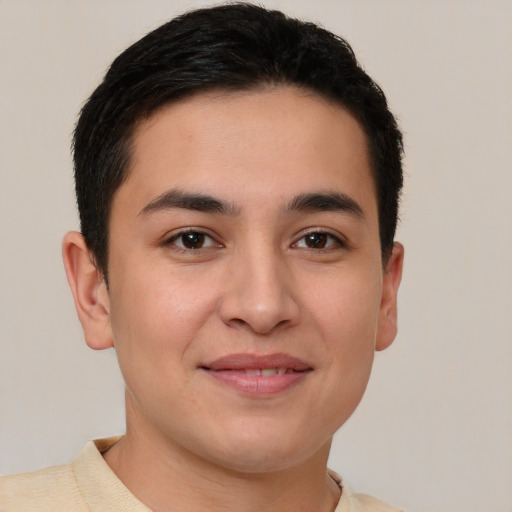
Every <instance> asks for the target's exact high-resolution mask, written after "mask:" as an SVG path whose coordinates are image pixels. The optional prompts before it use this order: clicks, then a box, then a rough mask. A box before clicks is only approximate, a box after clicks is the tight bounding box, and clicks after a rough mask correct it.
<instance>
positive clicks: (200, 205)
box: [139, 189, 239, 215]
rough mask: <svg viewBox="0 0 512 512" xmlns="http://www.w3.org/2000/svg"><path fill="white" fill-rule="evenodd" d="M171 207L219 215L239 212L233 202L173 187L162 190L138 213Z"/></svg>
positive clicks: (147, 212)
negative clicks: (172, 188)
mask: <svg viewBox="0 0 512 512" xmlns="http://www.w3.org/2000/svg"><path fill="white" fill-rule="evenodd" d="M173 208H183V209H185V210H196V211H199V212H210V213H218V214H220V215H236V214H237V213H238V212H239V208H237V207H236V206H235V205H234V204H232V203H228V202H227V201H223V200H222V199H216V198H215V197H212V196H209V195H206V194H197V193H190V192H184V191H182V190H178V189H174V190H169V191H167V192H164V193H163V194H161V195H160V196H158V197H157V198H155V199H153V200H152V201H151V202H149V203H148V204H147V205H146V206H144V208H143V209H142V210H141V211H140V213H139V215H148V214H150V213H154V212H158V211H162V210H169V209H173Z"/></svg>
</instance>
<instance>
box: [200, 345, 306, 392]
mask: <svg viewBox="0 0 512 512" xmlns="http://www.w3.org/2000/svg"><path fill="white" fill-rule="evenodd" d="M199 368H200V369H201V370H203V371H204V372H205V373H206V374H207V375H209V376H211V377H212V378H214V379H215V380H216V381H217V382H219V383H220V384H222V385H225V386H228V387H230V388H233V389H235V390H237V391H239V392H241V393H243V394H246V395H251V396H271V395H276V394H279V393H281V392H283V391H285V390H287V389H289V388H291V387H293V386H295V385H297V384H299V383H300V382H302V381H303V380H304V379H305V378H306V377H307V376H308V375H309V374H310V373H311V372H312V371H313V368H312V367H311V365H309V364H308V363H306V362H305V361H303V360H302V359H299V358H297V357H293V356H290V355H288V354H283V353H278V354H267V355H256V354H245V353H239V354H229V355H227V356H223V357H220V358H218V359H215V360H214V361H209V362H207V363H204V364H201V365H200V366H199ZM265 369H280V370H281V373H279V374H274V375H261V374H252V373H251V374H247V373H245V372H246V370H248V371H249V372H251V371H252V372H253V373H254V371H255V370H260V371H261V370H265ZM283 370H285V373H282V371H283Z"/></svg>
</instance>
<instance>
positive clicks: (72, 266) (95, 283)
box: [62, 231, 114, 350]
mask: <svg viewBox="0 0 512 512" xmlns="http://www.w3.org/2000/svg"><path fill="white" fill-rule="evenodd" d="M62 259H63V260H64V267H65V269H66V276H67V278H68V283H69V286H70V288H71V292H72V293H73V299H74V300H75V307H76V312H77V313H78V318H79V320H80V323H81V324H82V329H83V330H84V336H85V342H86V343H87V345H89V347H91V348H93V349H95V350H102V349H105V348H111V347H113V346H114V341H113V337H112V330H111V328H110V302H109V296H108V291H107V286H106V284H105V279H104V276H103V273H102V272H100V271H99V270H98V268H97V267H96V264H95V262H94V259H93V257H92V254H91V252H90V251H89V249H88V248H87V245H86V243H85V241H84V238H83V236H82V235H81V234H80V233H77V232H76V231H71V232H70V233H68V234H67V235H66V236H65V237H64V240H63V242H62Z"/></svg>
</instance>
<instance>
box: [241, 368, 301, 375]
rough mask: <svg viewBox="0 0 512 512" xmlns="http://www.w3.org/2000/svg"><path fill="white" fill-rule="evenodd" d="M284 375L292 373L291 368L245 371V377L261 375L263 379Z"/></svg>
mask: <svg viewBox="0 0 512 512" xmlns="http://www.w3.org/2000/svg"><path fill="white" fill-rule="evenodd" d="M285 373H293V370H292V369H291V368H288V369H287V368H263V369H262V370H252V369H251V370H245V374H246V375H251V376H255V375H263V376H264V377H273V376H274V375H284V374H285Z"/></svg>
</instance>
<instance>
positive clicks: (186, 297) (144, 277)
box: [110, 269, 216, 373]
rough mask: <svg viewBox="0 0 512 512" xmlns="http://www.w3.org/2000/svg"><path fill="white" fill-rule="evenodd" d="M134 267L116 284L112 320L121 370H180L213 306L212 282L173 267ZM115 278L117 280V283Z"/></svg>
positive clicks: (214, 302)
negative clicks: (136, 270) (201, 281)
mask: <svg viewBox="0 0 512 512" xmlns="http://www.w3.org/2000/svg"><path fill="white" fill-rule="evenodd" d="M152 270H153V271H152V272H147V271H146V272H143V273H142V272H141V273H140V275H136V274H135V273H134V272H131V273H130V274H128V275H130V279H129V280H124V281H122V282H119V283H118V286H115V287H114V286H113V290H112V297H111V302H110V304H111V310H110V317H111V324H112V332H113V335H114V343H115V347H116V351H117V354H118V358H119V363H120V365H121V369H122V370H127V371H128V370H129V367H137V370H138V371H139V372H142V373H143V372H144V371H145V369H148V371H149V372H151V373H153V372H154V371H155V369H156V368H161V369H162V367H163V366H164V365H165V368H163V371H168V372H170V371H173V370H176V369H177V368H178V367H179V365H181V364H182V363H183V360H185V362H186V359H187V354H188V352H189V351H190V350H191V349H193V345H194V344H193V343H192V342H193V341H194V339H195V338H197V333H198V332H199V331H200V330H201V329H202V328H203V326H204V324H205V323H206V322H207V321H208V319H209V318H210V315H211V312H212V310H214V308H215V304H216V298H215V295H214V293H212V292H211V290H210V287H208V286H199V283H198V282H197V281H196V280H193V279H190V278H189V277H190V276H188V277H187V276H186V275H180V274H177V273H172V272H169V271H167V272H161V271H158V269H152ZM113 284H114V283H113Z"/></svg>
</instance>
